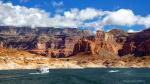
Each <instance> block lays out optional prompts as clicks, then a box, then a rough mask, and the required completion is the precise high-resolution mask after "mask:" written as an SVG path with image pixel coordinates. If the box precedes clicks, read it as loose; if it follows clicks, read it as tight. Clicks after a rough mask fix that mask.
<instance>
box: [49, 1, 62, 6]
mask: <svg viewBox="0 0 150 84" xmlns="http://www.w3.org/2000/svg"><path fill="white" fill-rule="evenodd" d="M52 6H53V7H62V6H64V2H63V1H60V2H56V1H52Z"/></svg>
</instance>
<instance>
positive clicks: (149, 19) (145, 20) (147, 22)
mask: <svg viewBox="0 0 150 84" xmlns="http://www.w3.org/2000/svg"><path fill="white" fill-rule="evenodd" d="M137 24H139V25H144V26H145V27H146V28H148V27H150V15H148V16H146V17H138V21H137Z"/></svg>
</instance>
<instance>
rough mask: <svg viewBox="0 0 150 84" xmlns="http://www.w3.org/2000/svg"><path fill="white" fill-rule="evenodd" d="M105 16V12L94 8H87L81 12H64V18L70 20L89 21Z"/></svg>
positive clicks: (77, 10)
mask: <svg viewBox="0 0 150 84" xmlns="http://www.w3.org/2000/svg"><path fill="white" fill-rule="evenodd" d="M102 15H104V12H103V11H100V10H96V9H94V8H86V9H84V10H79V9H77V8H74V9H71V11H66V12H64V16H65V17H66V18H69V19H77V20H88V19H94V18H96V17H99V16H102Z"/></svg>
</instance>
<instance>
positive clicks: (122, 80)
mask: <svg viewBox="0 0 150 84" xmlns="http://www.w3.org/2000/svg"><path fill="white" fill-rule="evenodd" d="M31 73H32V74H31ZM34 73H36V70H11V71H10V70H4V71H3V70H2V71H0V84H150V69H145V68H141V69H133V68H129V69H117V68H116V69H115V68H113V69H112V68H106V69H104V68H100V69H54V70H50V73H48V74H34Z"/></svg>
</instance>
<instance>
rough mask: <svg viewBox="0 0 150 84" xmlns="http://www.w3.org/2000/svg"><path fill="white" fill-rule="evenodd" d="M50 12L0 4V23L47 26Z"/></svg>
mask: <svg viewBox="0 0 150 84" xmlns="http://www.w3.org/2000/svg"><path fill="white" fill-rule="evenodd" d="M48 18H49V14H48V13H46V12H45V11H43V10H39V9H35V8H26V7H21V6H13V5H12V4H11V3H6V4H3V3H1V4H0V25H13V26H37V25H38V26H47V25H48V24H49V23H48V22H47V21H48Z"/></svg>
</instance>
